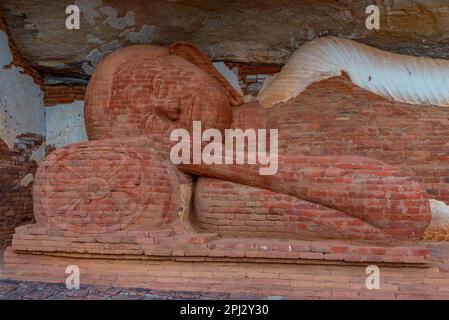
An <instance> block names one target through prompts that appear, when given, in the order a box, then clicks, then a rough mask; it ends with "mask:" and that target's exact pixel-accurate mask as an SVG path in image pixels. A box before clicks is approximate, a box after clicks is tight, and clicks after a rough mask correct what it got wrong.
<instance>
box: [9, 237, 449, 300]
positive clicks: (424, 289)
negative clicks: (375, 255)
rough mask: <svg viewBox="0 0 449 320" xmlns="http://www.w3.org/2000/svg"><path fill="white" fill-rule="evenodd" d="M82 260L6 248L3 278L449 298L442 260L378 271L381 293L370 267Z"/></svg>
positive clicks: (208, 290) (244, 293)
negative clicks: (70, 272)
mask: <svg viewBox="0 0 449 320" xmlns="http://www.w3.org/2000/svg"><path fill="white" fill-rule="evenodd" d="M446 247H447V245H446ZM446 251H447V250H446ZM446 254H447V252H446ZM86 257H87V256H85V257H84V258H82V257H74V256H71V257H69V256H66V257H64V256H62V255H57V256H52V255H48V254H31V253H17V252H13V251H12V249H11V248H9V249H8V250H7V252H6V253H5V260H6V263H7V270H6V272H5V273H4V274H3V277H4V278H8V279H15V280H20V281H30V280H31V281H44V282H49V283H59V284H60V285H62V286H64V284H65V280H66V277H67V275H66V274H65V270H66V268H67V266H69V265H76V266H78V267H79V269H80V282H81V286H86V285H88V284H96V285H103V286H107V287H115V288H117V287H118V288H120V287H122V288H147V289H151V290H161V291H167V290H176V291H188V292H191V291H195V292H200V293H202V295H205V296H207V297H211V295H213V294H218V293H223V292H226V293H227V294H230V295H231V296H230V297H231V298H234V299H240V298H250V299H251V298H253V299H257V298H260V297H267V296H277V297H282V298H283V299H449V272H448V271H449V270H448V269H447V268H443V266H444V265H446V266H447V262H448V260H447V259H445V260H444V262H443V261H441V263H442V264H441V266H440V267H438V265H437V264H432V265H431V266H429V267H425V268H423V267H418V266H416V265H414V266H411V265H409V266H408V267H406V268H397V267H395V266H394V265H390V266H380V267H379V268H380V288H379V289H378V290H369V289H367V288H366V285H365V283H366V279H367V276H368V274H367V273H366V267H367V265H368V264H369V263H366V264H359V265H355V264H352V263H346V264H340V265H337V264H329V265H319V264H312V263H310V264H294V263H279V262H273V263H265V262H254V261H253V262H232V261H217V260H215V261H193V260H191V261H187V260H184V261H180V260H177V261H173V260H164V259H160V260H143V259H136V258H135V259H129V260H126V259H119V260H117V259H113V258H112V257H111V258H109V259H108V258H107V257H103V258H93V257H90V258H88V259H86ZM315 261H316V260H315ZM73 291H74V292H73ZM72 292H73V294H77V290H72V291H70V292H69V293H71V294H72ZM97 298H98V297H97ZM100 298H101V297H100Z"/></svg>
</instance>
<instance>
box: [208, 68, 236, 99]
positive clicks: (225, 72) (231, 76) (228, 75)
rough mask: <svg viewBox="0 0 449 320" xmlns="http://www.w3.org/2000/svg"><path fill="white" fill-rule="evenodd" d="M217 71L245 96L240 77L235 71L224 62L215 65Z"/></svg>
mask: <svg viewBox="0 0 449 320" xmlns="http://www.w3.org/2000/svg"><path fill="white" fill-rule="evenodd" d="M213 65H214V67H215V69H217V71H218V72H220V74H221V75H222V76H223V77H224V78H225V79H226V80H227V81H228V82H229V84H230V85H231V86H232V87H233V88H234V89H235V90H236V91H237V92H238V93H240V94H241V95H242V96H243V92H242V88H241V87H240V84H239V77H238V75H237V74H235V73H234V71H233V70H231V69H229V68H228V67H227V66H226V65H225V64H224V62H221V61H217V62H214V63H213Z"/></svg>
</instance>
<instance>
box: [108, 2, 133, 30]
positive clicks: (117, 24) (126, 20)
mask: <svg viewBox="0 0 449 320" xmlns="http://www.w3.org/2000/svg"><path fill="white" fill-rule="evenodd" d="M100 12H102V13H103V14H105V15H106V16H107V19H106V20H105V21H104V22H103V23H106V24H108V25H109V26H111V27H112V28H114V29H119V30H123V29H125V28H127V27H131V26H133V25H134V24H135V14H134V12H133V11H128V12H127V13H126V14H125V16H124V17H121V18H120V17H117V10H115V9H114V8H113V7H110V6H105V7H101V8H100Z"/></svg>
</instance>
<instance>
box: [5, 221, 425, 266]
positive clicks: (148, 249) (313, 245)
mask: <svg viewBox="0 0 449 320" xmlns="http://www.w3.org/2000/svg"><path fill="white" fill-rule="evenodd" d="M9 252H15V253H16V254H18V255H21V254H43V255H51V256H69V257H87V258H89V257H95V258H105V259H126V260H133V259H138V260H159V259H164V260H189V261H214V260H217V261H223V260H225V261H234V260H235V261H246V262H251V261H254V262H260V261H267V262H279V263H309V262H315V263H316V262H319V263H324V262H332V263H336V262H337V263H366V262H373V263H378V264H398V265H404V264H412V265H413V264H416V265H426V264H427V263H428V262H429V261H428V256H429V250H428V249H427V248H425V247H422V246H420V245H418V244H416V245H410V244H408V245H405V244H402V245H401V244H400V243H390V244H385V245H379V244H378V243H377V244H369V243H356V242H354V241H351V242H348V241H336V240H294V239H262V238H224V237H221V236H218V235H216V234H209V233H195V232H183V233H181V234H179V233H176V232H175V231H174V230H173V229H170V228H168V229H165V230H157V231H119V232H114V233H108V234H107V235H98V234H79V233H76V232H72V231H61V230H52V229H48V228H43V227H38V226H37V225H26V226H22V227H19V228H17V229H16V233H15V234H14V237H13V241H12V246H11V248H10V250H9ZM9 262H10V260H8V259H6V264H8V263H9Z"/></svg>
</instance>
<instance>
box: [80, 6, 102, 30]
mask: <svg viewBox="0 0 449 320" xmlns="http://www.w3.org/2000/svg"><path fill="white" fill-rule="evenodd" d="M102 4H103V1H102V0H76V1H75V5H77V6H78V7H79V8H80V11H81V12H82V13H83V15H84V18H85V19H86V21H87V22H88V23H89V24H90V25H95V19H96V18H98V17H99V16H100V14H99V13H98V11H97V10H95V8H97V7H99V6H101V5H102Z"/></svg>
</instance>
